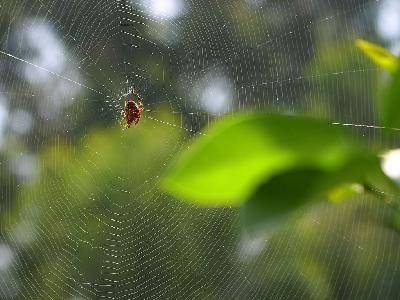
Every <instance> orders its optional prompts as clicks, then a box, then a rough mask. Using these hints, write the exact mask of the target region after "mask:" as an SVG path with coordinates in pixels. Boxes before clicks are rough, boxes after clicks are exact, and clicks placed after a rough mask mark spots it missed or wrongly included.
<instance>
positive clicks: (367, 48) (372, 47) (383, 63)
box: [356, 39, 399, 73]
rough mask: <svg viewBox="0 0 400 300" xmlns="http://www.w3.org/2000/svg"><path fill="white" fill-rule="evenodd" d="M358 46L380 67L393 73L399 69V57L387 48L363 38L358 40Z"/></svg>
mask: <svg viewBox="0 0 400 300" xmlns="http://www.w3.org/2000/svg"><path fill="white" fill-rule="evenodd" d="M356 46H357V47H358V48H359V49H361V50H362V51H363V52H364V54H365V55H367V56H368V57H369V58H370V59H371V60H372V61H373V62H374V63H375V64H376V65H378V66H379V67H381V68H383V69H385V70H387V71H389V72H391V73H394V72H396V71H397V70H398V67H399V60H398V58H397V57H396V56H395V55H393V54H392V53H391V52H389V51H388V50H386V49H385V48H383V47H381V46H379V45H376V44H374V43H371V42H368V41H365V40H362V39H357V40H356Z"/></svg>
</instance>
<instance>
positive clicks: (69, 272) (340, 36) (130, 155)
mask: <svg viewBox="0 0 400 300" xmlns="http://www.w3.org/2000/svg"><path fill="white" fill-rule="evenodd" d="M139 2H140V1H136V2H135V3H134V5H132V9H131V11H128V10H122V9H121V7H122V6H125V7H130V6H131V4H132V1H97V0H85V1H66V0H38V1H35V0H34V1H32V0H22V1H12V0H4V1H2V5H1V11H0V33H1V36H0V40H1V44H2V50H4V51H7V52H9V53H12V54H14V55H16V56H19V57H21V58H25V59H27V60H31V59H33V58H34V57H35V56H36V55H35V51H36V50H35V49H26V48H25V47H23V46H22V45H23V38H22V35H20V32H21V30H22V29H27V27H28V24H31V23H30V20H32V18H35V20H37V21H38V22H39V23H40V22H41V21H42V20H43V21H44V23H45V24H48V25H49V26H50V27H51V28H52V30H53V31H54V32H55V34H56V35H55V37H56V38H58V39H59V41H61V42H62V44H63V45H64V46H65V53H66V54H68V53H69V52H70V53H71V54H72V56H74V57H75V58H76V59H77V61H78V62H79V63H78V64H76V66H75V67H76V68H74V69H76V70H78V69H79V72H80V73H81V75H82V82H83V83H84V84H85V85H87V86H89V87H91V88H93V89H95V90H97V91H101V92H106V93H107V94H108V93H110V94H111V95H112V97H105V96H103V95H101V94H99V93H95V92H93V91H91V90H82V91H81V93H80V94H79V95H77V96H76V99H74V101H73V102H72V104H71V106H69V107H66V108H65V110H63V111H61V113H60V114H59V115H57V117H55V118H53V119H48V118H46V117H44V116H43V115H41V113H40V112H39V109H38V104H39V103H40V101H41V100H43V99H44V98H45V97H46V95H45V94H44V93H43V92H42V87H41V86H34V85H31V84H30V83H29V82H28V81H27V80H26V79H25V78H24V77H23V76H22V75H23V70H24V66H25V65H24V64H22V63H20V62H16V61H12V60H9V59H7V58H5V57H1V68H0V72H1V74H2V80H1V87H2V91H4V92H6V94H7V95H8V98H9V108H10V110H11V111H12V110H14V109H19V108H23V109H26V110H27V111H29V112H30V113H31V114H32V116H33V118H34V126H33V128H32V131H31V132H29V133H28V134H26V135H22V136H18V135H17V134H15V133H13V134H10V136H9V137H10V139H9V140H8V142H7V144H6V145H5V147H4V148H2V149H1V151H2V153H1V157H0V160H1V161H0V164H1V166H0V189H1V191H0V193H1V199H0V205H1V207H0V211H1V221H0V224H1V226H0V229H1V231H0V236H1V242H2V243H3V244H7V245H9V246H10V247H11V249H12V251H13V254H14V255H15V260H14V261H13V263H12V264H11V265H10V266H9V267H8V268H7V269H6V270H5V269H1V270H0V298H2V297H5V298H6V299H25V298H26V299H80V298H89V299H99V298H105V297H112V296H115V298H120V299H124V297H125V298H129V299H131V298H171V299H176V298H181V299H193V298H200V299H223V298H225V299H243V298H251V299H265V298H271V299H272V298H288V297H293V298H307V299H308V298H310V299H311V298H313V299H324V298H325V299H329V298H331V299H341V298H360V299H362V298H367V297H369V298H382V297H383V298H385V297H386V298H395V297H397V296H398V287H397V285H396V282H398V281H399V280H400V277H399V274H400V273H399V270H398V267H397V266H398V262H399V258H398V248H399V245H400V244H399V237H398V232H396V231H395V230H394V229H393V226H392V225H393V224H392V222H393V211H392V210H390V209H388V207H387V206H385V205H383V204H381V203H380V202H378V201H376V199H371V198H370V197H369V196H365V195H363V196H362V197H361V199H357V198H356V199H354V200H350V201H348V202H344V203H340V204H337V205H331V204H329V203H315V202H313V203H314V204H315V205H313V206H312V207H311V209H308V207H307V209H304V211H303V210H301V209H302V208H300V210H301V212H302V213H301V214H300V213H298V214H297V213H296V212H295V213H294V215H292V218H290V217H287V218H285V219H284V225H283V227H282V228H281V230H280V231H278V234H276V235H274V236H269V237H268V238H265V237H264V236H261V237H259V238H258V239H257V238H256V239H255V240H254V239H253V238H252V237H249V236H247V234H246V233H244V232H243V231H242V229H241V227H240V220H241V217H240V216H239V209H237V208H232V209H231V208H218V209H215V208H199V207H197V206H192V205H190V204H188V203H184V202H180V201H178V200H176V199H174V198H172V197H169V196H167V195H166V194H164V193H163V192H162V191H161V190H160V189H159V187H158V179H159V176H160V174H161V173H163V172H164V171H165V168H166V164H167V163H168V162H169V161H171V160H173V159H174V158H175V156H176V155H177V154H178V153H179V152H180V151H181V150H183V148H184V145H185V143H186V142H188V141H189V140H190V139H191V137H190V136H187V135H186V134H185V131H184V130H182V129H181V128H180V125H181V126H182V127H184V128H190V129H192V130H193V131H197V130H199V129H201V128H202V127H203V126H208V125H209V124H211V123H212V122H213V117H212V116H210V115H208V114H207V113H206V112H202V111H201V106H200V105H199V99H197V98H196V97H194V98H193V99H192V98H191V97H190V96H189V95H190V93H191V88H192V87H193V86H195V85H196V83H197V81H198V80H199V79H200V78H201V76H203V75H204V74H207V72H208V71H209V70H215V69H218V70H223V72H224V74H225V75H227V76H228V77H229V78H231V79H232V81H233V83H234V86H235V88H236V92H237V93H236V95H235V97H236V99H234V100H236V101H237V106H240V108H243V107H246V108H247V109H249V110H252V109H254V110H257V111H258V110H259V109H260V107H262V108H268V109H271V110H276V111H280V112H282V111H285V112H286V111H291V112H292V111H297V110H301V109H303V108H305V109H306V110H307V112H310V113H311V114H317V115H320V116H323V117H330V118H332V119H334V120H335V121H348V122H362V123H363V124H370V123H371V122H372V123H373V120H374V116H373V103H374V102H373V101H372V100H373V98H374V97H375V96H376V91H377V87H376V85H375V83H376V79H377V75H378V74H377V73H376V72H369V71H368V69H367V66H368V63H367V62H366V60H363V59H362V57H361V55H359V53H357V52H356V51H352V49H353V48H354V43H353V39H354V37H353V35H352V33H351V30H349V25H350V27H351V28H354V27H353V25H351V24H352V23H351V21H352V20H354V19H355V20H357V22H362V21H360V15H362V14H363V13H364V10H363V9H354V7H357V8H367V7H369V5H370V3H371V1H369V0H357V1H349V2H346V1H343V0H332V1H329V4H328V3H327V2H326V1H324V0H318V1H312V3H311V2H309V3H308V2H307V3H305V2H301V1H297V2H290V1H289V2H282V1H280V0H272V1H268V3H263V7H259V6H258V5H255V3H256V2H257V1H217V2H215V1H214V2H213V1H208V0H199V1H188V3H190V7H189V8H190V9H189V10H188V11H187V14H186V15H185V16H184V17H183V18H179V19H177V20H173V21H172V22H167V25H166V23H163V22H160V21H159V20H154V19H151V18H147V17H146V18H144V14H143V10H142V7H141V6H136V5H138V4H140V3H139ZM332 16H334V17H332ZM127 18H130V19H133V22H134V26H126V27H124V30H125V31H126V32H128V33H130V34H132V35H131V36H129V35H127V34H122V33H121V32H120V31H119V29H120V27H119V22H120V21H121V20H123V19H124V20H125V21H126V19H127ZM371 23H373V22H370V20H368V22H366V23H363V24H364V26H363V30H366V31H368V30H370V28H369V27H368V26H369V25H368V24H371ZM331 28H334V34H333V35H332V30H331ZM325 29H326V30H325ZM328 29H329V30H328ZM165 32H166V33H167V38H166V37H165V36H164V35H163V33H165ZM330 33H331V34H330ZM168 34H169V36H168ZM136 35H140V36H141V37H143V38H144V39H142V40H137V39H135V38H134V37H133V36H136ZM171 41H172V42H171ZM353 50H354V49H353ZM71 63H72V62H71ZM69 75H70V74H66V76H69ZM126 82H129V85H133V86H135V87H136V88H139V89H140V92H141V94H142V95H143V97H144V98H145V100H146V109H147V108H148V109H150V110H151V112H146V114H144V116H143V118H142V120H141V122H140V124H139V126H137V127H135V128H132V129H131V130H129V131H122V130H121V126H120V124H119V121H118V120H119V111H120V109H121V104H122V101H120V102H119V98H118V95H119V94H120V93H121V91H123V90H125V88H126ZM372 83H374V84H372ZM45 85H46V87H47V88H49V87H50V88H52V86H51V85H50V86H49V85H47V84H45ZM69 87H70V86H68V84H66V85H65V88H66V89H68V88H69ZM33 95H35V96H33ZM195 96H198V95H195ZM55 99H56V100H57V99H58V100H61V101H67V100H71V99H64V98H63V93H61V94H60V95H56V97H55ZM159 103H161V104H164V105H160V104H159ZM167 112H168V113H167ZM146 117H149V118H146ZM150 118H153V119H150ZM162 122H169V123H170V124H174V125H175V127H172V126H169V125H168V124H167V123H162ZM262 130H263V127H262V126H260V128H259V131H262ZM298 130H301V128H298ZM328 130H329V132H331V130H333V131H334V132H337V131H336V130H335V129H333V127H332V126H329V129H328ZM360 132H361V135H364V134H369V133H370V132H367V133H366V132H365V131H360ZM339 135H341V134H340V133H339ZM317 136H321V134H320V133H318V134H317ZM371 136H372V138H371V139H370V140H369V141H370V142H371V143H372V142H376V141H377V140H378V142H379V134H376V133H375V132H374V133H373V134H372V135H371ZM250 137H251V135H245V136H242V137H241V140H236V141H235V143H233V144H231V145H232V147H233V148H232V149H234V147H236V146H237V145H241V146H242V152H241V153H240V156H239V155H237V158H239V157H240V159H241V163H243V159H250V158H251V156H249V155H247V153H248V152H250V153H251V151H253V150H252V149H250V145H251V143H249V144H248V143H247V139H248V138H250ZM328 137H329V136H328V135H326V139H327V138H328ZM306 139H313V137H312V136H311V137H310V136H307V138H306ZM346 139H347V138H346ZM298 140H299V139H298V138H297V137H296V141H298ZM328 142H330V141H328ZM261 144H262V143H261ZM301 145H302V143H300V144H299V145H298V146H299V147H300V146H301ZM253 146H254V145H253ZM243 147H247V148H246V149H245V151H243V150H244V148H243ZM317 148H318V147H316V150H317V152H318V149H317ZM333 148H334V149H338V148H340V145H338V146H337V147H336V145H333ZM344 148H345V147H344ZM263 149H264V150H265V148H262V149H261V150H263ZM221 150H223V151H224V154H229V151H230V149H229V148H228V149H221ZM255 150H257V149H255ZM258 150H260V149H258ZM24 151H31V152H33V153H35V154H37V155H38V171H39V176H38V177H35V178H34V180H33V181H29V180H28V181H23V180H21V179H20V178H18V177H17V176H16V175H15V174H13V173H12V172H11V171H10V167H9V166H10V165H11V160H12V158H13V157H14V156H15V154H17V153H20V152H24ZM344 152H346V150H344ZM267 153H268V154H273V153H269V152H267ZM276 153H277V152H275V154H276ZM303 154H304V155H305V156H306V157H308V158H310V157H311V156H312V153H308V154H307V153H303ZM211 158H212V156H211ZM224 158H225V157H224ZM226 158H228V157H226ZM261 159H264V158H263V157H262V156H261ZM297 159H298V160H299V157H297ZM321 160H323V158H322V159H321ZM221 161H222V160H221ZM310 161H312V159H311V160H310ZM254 165H256V166H257V163H254ZM202 166H203V165H201V166H200V167H202ZM214 166H216V165H214ZM238 166H239V165H238ZM292 166H293V165H292ZM204 167H205V165H204ZM320 171H321V170H317V172H316V173H313V172H314V171H313V169H312V170H309V169H306V170H304V169H297V168H295V170H294V172H289V173H283V174H280V173H274V174H273V179H271V180H275V181H277V182H279V181H280V178H281V177H280V176H289V177H290V178H293V176H294V178H295V179H296V183H298V184H299V185H298V186H297V187H298V188H299V189H301V185H300V182H299V181H298V179H299V177H298V176H299V174H300V173H299V172H305V174H306V175H308V176H305V175H304V173H302V174H301V178H300V179H304V180H305V181H306V182H305V183H303V184H304V185H305V184H308V183H307V181H308V180H311V179H312V180H314V181H318V180H319V178H320V176H313V175H316V174H320ZM322 173H323V174H324V172H322ZM350 174H352V173H351V172H350ZM193 175H194V174H193ZM225 175H226V174H225ZM228 175H229V174H228ZM242 175H243V174H241V175H240V174H239V176H237V177H235V178H231V179H232V181H231V182H230V183H229V187H228V188H227V190H229V192H231V193H232V192H234V191H235V189H236V188H239V187H240V184H242V181H241V180H242ZM271 176H272V175H271ZM205 177H207V176H205ZM322 177H323V176H322ZM188 178H190V177H188ZM310 178H311V179H310ZM203 179H204V178H203ZM214 179H215V178H214ZM253 179H254V178H253ZM262 179H263V178H260V179H259V182H256V180H254V186H253V187H252V190H251V192H249V193H248V194H247V195H248V196H249V198H250V196H251V195H257V194H258V195H259V196H257V197H255V198H256V199H257V198H258V197H264V193H265V192H268V193H271V191H270V190H268V189H267V190H265V189H264V186H262V185H261V184H262ZM380 179H382V177H380ZM285 180H286V179H285ZM383 181H384V182H383V183H382V184H385V183H387V182H385V180H383ZM374 182H375V183H377V181H376V180H375V181H374ZM247 183H252V182H251V180H250V179H249V178H248V182H247ZM208 184H210V185H209V186H208V185H204V186H202V189H203V192H204V191H207V189H208V188H209V187H213V186H214V187H215V181H214V182H212V183H210V182H208ZM259 185H261V186H259ZM229 188H230V189H229ZM242 188H243V186H242ZM210 191H211V189H210ZM272 192H274V191H272ZM288 192H290V193H293V192H294V191H291V190H288ZM243 195H245V194H243ZM330 195H331V196H332V195H336V196H337V195H339V198H342V197H343V195H346V197H347V196H348V195H352V196H354V195H353V193H352V191H351V189H350V192H349V190H348V186H344V187H343V186H341V185H340V186H339V187H338V188H336V189H335V190H334V191H332V192H330ZM279 196H280V197H282V196H285V195H279ZM333 198H335V197H333ZM335 199H336V200H337V197H336V198H335ZM244 200H246V199H244V198H242V199H237V200H236V201H238V202H239V201H244ZM300 200H301V202H299V203H296V202H294V206H293V207H296V208H297V206H302V205H303V204H306V203H305V201H303V199H300ZM361 200H362V201H361ZM249 203H250V202H249ZM297 204H299V205H297ZM300 204H301V205H300ZM284 208H285V207H284ZM249 209H250V208H249ZM263 209H264V208H263ZM279 209H281V207H279V206H278V207H277V208H276V210H278V211H279ZM260 212H263V213H268V211H266V210H260ZM286 212H287V211H286V210H284V213H285V215H286ZM303 212H304V213H303ZM264 216H265V215H263V218H264ZM396 220H398V218H397V219H396Z"/></svg>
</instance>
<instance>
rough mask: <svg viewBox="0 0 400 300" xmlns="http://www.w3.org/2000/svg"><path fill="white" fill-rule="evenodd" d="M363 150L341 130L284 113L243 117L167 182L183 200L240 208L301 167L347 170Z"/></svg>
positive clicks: (193, 150)
mask: <svg viewBox="0 0 400 300" xmlns="http://www.w3.org/2000/svg"><path fill="white" fill-rule="evenodd" d="M357 155H359V154H358V148H357V147H356V146H355V145H354V143H353V141H352V139H351V138H349V137H348V136H347V135H346V134H345V133H344V132H343V130H342V128H340V127H338V126H333V125H331V124H329V123H327V122H324V121H320V120H315V119H310V118H303V117H295V116H285V115H267V114H250V115H238V116H236V117H234V118H226V119H223V120H222V121H219V122H217V124H216V126H215V127H214V128H212V129H211V130H209V131H208V132H206V134H205V136H202V137H200V138H199V139H198V140H196V141H195V142H194V143H193V145H191V147H190V150H189V151H187V152H185V153H184V154H183V155H182V156H181V157H180V158H179V159H178V162H177V163H176V165H175V166H174V167H173V168H172V169H171V170H170V171H169V173H168V174H167V176H166V177H165V178H164V180H163V183H162V184H163V186H164V188H165V189H166V190H167V191H168V192H170V193H171V194H173V195H174V196H176V197H178V198H183V199H185V200H188V201H191V202H194V203H197V204H201V205H207V206H231V205H240V204H242V203H243V202H244V201H246V200H247V199H248V198H249V197H250V196H251V195H252V194H253V192H254V191H255V189H257V188H258V187H259V186H260V185H262V184H263V183H265V182H268V180H269V179H270V178H273V177H274V176H276V175H278V174H282V173H285V172H289V171H292V170H298V169H314V170H318V171H319V172H332V171H335V170H338V169H342V168H343V167H344V166H346V165H347V163H348V162H349V161H351V160H353V159H354V157H355V156H357Z"/></svg>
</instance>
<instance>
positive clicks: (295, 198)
mask: <svg viewBox="0 0 400 300" xmlns="http://www.w3.org/2000/svg"><path fill="white" fill-rule="evenodd" d="M325 176H326V174H325V172H323V171H321V170H313V169H304V170H292V171H289V172H285V173H283V174H279V175H277V176H275V177H273V178H272V179H271V180H269V181H267V182H266V183H264V184H263V185H261V186H260V187H259V188H258V189H257V191H256V192H255V193H254V194H253V195H252V196H251V198H250V199H249V201H247V202H246V203H245V204H244V205H243V208H242V219H243V222H244V226H245V228H246V230H247V232H248V233H250V234H253V233H255V232H257V231H259V230H263V231H268V232H271V231H274V230H275V229H276V228H277V227H278V226H280V225H281V224H282V223H284V222H285V221H286V220H288V218H289V216H290V214H291V213H292V212H293V211H294V210H295V209H297V208H299V207H300V206H303V205H304V204H305V203H307V202H308V199H311V198H313V197H315V195H317V194H319V193H320V192H321V184H320V183H321V181H322V178H324V177H325Z"/></svg>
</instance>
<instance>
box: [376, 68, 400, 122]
mask: <svg viewBox="0 0 400 300" xmlns="http://www.w3.org/2000/svg"><path fill="white" fill-rule="evenodd" d="M380 115H381V121H382V124H383V125H384V126H386V127H391V128H400V70H399V71H397V72H396V73H394V74H393V76H392V77H391V79H390V81H389V84H388V86H387V88H386V90H385V91H384V94H383V99H382V101H381V102H380Z"/></svg>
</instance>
